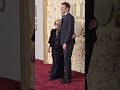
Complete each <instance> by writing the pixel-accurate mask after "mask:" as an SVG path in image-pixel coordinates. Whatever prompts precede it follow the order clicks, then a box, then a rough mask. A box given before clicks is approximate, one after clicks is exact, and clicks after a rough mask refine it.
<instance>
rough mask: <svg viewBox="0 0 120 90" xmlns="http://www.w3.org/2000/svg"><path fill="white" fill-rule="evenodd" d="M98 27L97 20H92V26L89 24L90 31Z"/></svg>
mask: <svg viewBox="0 0 120 90" xmlns="http://www.w3.org/2000/svg"><path fill="white" fill-rule="evenodd" d="M96 27H97V20H91V21H90V24H89V26H88V29H90V30H91V29H94V28H96Z"/></svg>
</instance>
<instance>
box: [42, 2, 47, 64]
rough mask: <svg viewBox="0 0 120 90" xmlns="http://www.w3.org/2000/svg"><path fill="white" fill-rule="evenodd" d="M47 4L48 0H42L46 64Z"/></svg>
mask: <svg viewBox="0 0 120 90" xmlns="http://www.w3.org/2000/svg"><path fill="white" fill-rule="evenodd" d="M47 5H48V0H44V2H43V43H44V44H43V46H44V64H48V62H47V61H48V41H47V38H48V35H47V30H48V28H47V20H48V18H47Z"/></svg>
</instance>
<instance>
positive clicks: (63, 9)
mask: <svg viewBox="0 0 120 90" xmlns="http://www.w3.org/2000/svg"><path fill="white" fill-rule="evenodd" d="M68 11H69V8H67V7H66V6H65V5H61V12H62V14H65V13H66V12H68Z"/></svg>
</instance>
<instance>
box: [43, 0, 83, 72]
mask: <svg viewBox="0 0 120 90" xmlns="http://www.w3.org/2000/svg"><path fill="white" fill-rule="evenodd" d="M64 1H67V2H69V3H70V5H71V9H70V13H71V14H72V15H73V16H74V17H75V33H76V35H77V37H76V42H77V43H76V44H75V47H74V51H73V55H72V70H75V71H78V72H81V73H84V60H85V57H84V56H85V55H84V54H85V52H84V46H85V44H84V42H85V38H84V23H85V14H84V13H85V0H76V1H73V0H45V1H44V2H43V3H44V5H43V12H44V14H43V17H44V18H43V21H44V22H43V34H44V35H43V40H44V63H45V64H51V63H52V57H51V53H49V52H48V47H49V44H48V39H49V36H50V31H51V30H52V29H53V28H54V21H55V20H57V19H61V17H62V16H61V3H62V2H64Z"/></svg>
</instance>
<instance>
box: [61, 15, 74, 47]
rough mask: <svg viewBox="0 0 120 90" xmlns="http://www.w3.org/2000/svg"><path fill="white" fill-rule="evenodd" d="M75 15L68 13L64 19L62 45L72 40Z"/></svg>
mask: <svg viewBox="0 0 120 90" xmlns="http://www.w3.org/2000/svg"><path fill="white" fill-rule="evenodd" d="M74 22H75V21H74V17H73V16H72V15H71V14H70V13H67V14H66V15H65V16H64V18H63V19H62V25H61V45H63V44H64V43H65V44H67V45H68V44H69V43H70V42H71V41H72V40H75V39H72V35H73V34H74Z"/></svg>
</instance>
